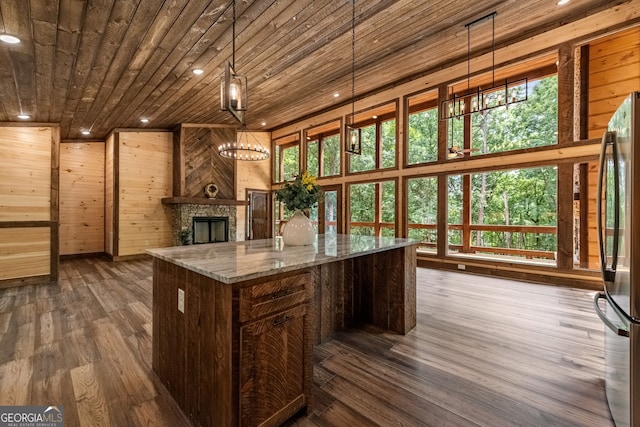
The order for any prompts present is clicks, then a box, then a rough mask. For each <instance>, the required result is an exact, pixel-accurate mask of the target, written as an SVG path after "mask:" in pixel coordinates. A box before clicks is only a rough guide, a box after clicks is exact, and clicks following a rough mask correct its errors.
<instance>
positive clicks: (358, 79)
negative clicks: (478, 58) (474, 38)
mask: <svg viewBox="0 0 640 427" xmlns="http://www.w3.org/2000/svg"><path fill="white" fill-rule="evenodd" d="M443 43H444V42H443ZM442 48H443V49H444V46H443V47H442ZM442 59H443V58H440V60H442ZM464 61H466V55H461V56H460V57H459V59H458V60H457V61H454V62H456V63H457V62H464ZM379 72H380V71H377V70H373V71H371V74H372V75H371V76H358V77H357V81H363V80H364V81H365V82H366V81H376V80H375V78H376V75H377V74H378V73H379ZM423 74H424V73H423ZM426 74H428V73H426ZM378 84H379V83H378ZM372 90H374V91H375V90H376V89H375V88H373V89H372ZM361 96H366V95H361ZM270 106H271V107H272V108H275V107H276V106H275V105H273V104H270ZM289 108H290V109H294V110H295V108H292V107H291V106H290V107H289Z"/></svg>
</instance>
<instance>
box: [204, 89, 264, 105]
mask: <svg viewBox="0 0 640 427" xmlns="http://www.w3.org/2000/svg"><path fill="white" fill-rule="evenodd" d="M252 93H253V91H252ZM194 108H196V107H195V106H194Z"/></svg>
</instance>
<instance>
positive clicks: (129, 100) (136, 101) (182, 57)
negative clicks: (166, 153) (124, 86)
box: [107, 2, 225, 123]
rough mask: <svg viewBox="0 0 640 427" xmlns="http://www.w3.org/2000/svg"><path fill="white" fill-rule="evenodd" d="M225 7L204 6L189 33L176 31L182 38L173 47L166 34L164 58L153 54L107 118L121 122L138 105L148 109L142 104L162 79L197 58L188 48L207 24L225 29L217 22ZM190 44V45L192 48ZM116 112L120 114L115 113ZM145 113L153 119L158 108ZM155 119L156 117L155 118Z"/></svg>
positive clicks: (139, 107) (193, 43)
mask: <svg viewBox="0 0 640 427" xmlns="http://www.w3.org/2000/svg"><path fill="white" fill-rule="evenodd" d="M191 3H193V2H190V4H191ZM224 10H225V8H222V7H220V6H216V5H213V6H212V5H211V4H210V5H208V6H207V8H206V9H204V10H203V11H202V13H201V14H200V15H199V16H198V17H197V19H196V21H194V22H192V23H191V24H190V25H188V26H187V28H190V31H189V32H188V34H189V36H188V37H184V36H183V37H181V36H180V35H179V33H178V32H177V31H176V33H177V34H178V35H177V36H176V37H177V38H179V44H178V45H177V46H176V48H175V49H174V50H171V49H168V48H166V47H165V46H164V42H165V40H166V38H165V39H163V40H162V42H161V44H160V49H161V50H164V51H166V52H167V55H165V56H164V58H162V60H161V62H160V55H158V57H157V58H156V57H152V59H153V60H150V61H148V63H147V64H145V67H144V69H143V71H142V72H141V73H140V74H139V75H138V76H137V77H136V82H134V84H133V87H132V88H131V89H132V90H130V91H127V94H126V95H125V97H124V98H123V100H122V103H123V104H124V107H122V108H120V109H117V110H114V111H113V113H112V114H110V115H109V117H108V118H107V122H115V123H122V122H123V120H124V119H123V117H132V116H134V112H133V110H136V109H137V110H138V111H140V110H142V111H147V110H146V109H144V108H143V107H141V104H142V102H144V100H146V99H147V98H148V97H149V96H150V95H151V94H152V93H154V92H156V88H157V85H158V84H159V82H161V81H162V80H163V79H164V78H165V77H166V76H167V75H168V74H170V73H171V72H172V71H173V70H175V69H176V67H177V66H178V65H179V64H181V63H184V67H185V69H187V68H189V67H191V65H192V63H193V62H195V60H189V59H187V56H188V54H189V50H188V49H195V48H196V42H197V40H196V39H203V38H206V31H205V29H204V28H203V27H204V26H205V25H206V27H207V29H210V28H214V27H215V30H214V31H216V32H220V31H222V30H223V29H222V28H221V27H220V26H219V25H217V23H218V20H219V18H220V16H221V15H222V13H223V12H224ZM208 16H213V17H214V20H213V23H212V22H211V19H208V18H207V17H208ZM181 26H182V23H181V22H180V18H179V19H177V20H176V21H175V23H174V27H178V28H180V27H181ZM172 28H173V27H172ZM201 28H202V29H201ZM198 34H199V35H198ZM189 46H191V47H190V48H189ZM209 46H210V42H209V44H206V45H205V43H202V44H200V45H198V49H199V50H200V52H197V53H196V56H200V55H201V53H202V52H203V51H205V50H206V49H207V48H208V47H209ZM156 61H158V63H156ZM147 73H148V74H150V76H149V77H146V76H147ZM175 74H178V73H175ZM138 80H139V81H138ZM114 114H118V115H117V116H115V117H114V116H113V115H114ZM144 115H145V117H147V118H150V119H157V116H156V115H155V112H153V113H145V114H144ZM154 122H156V120H154Z"/></svg>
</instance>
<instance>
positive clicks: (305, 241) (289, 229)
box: [282, 209, 316, 246]
mask: <svg viewBox="0 0 640 427" xmlns="http://www.w3.org/2000/svg"><path fill="white" fill-rule="evenodd" d="M282 241H283V242H284V244H285V245H289V246H306V245H313V243H314V242H315V241H316V230H315V228H313V224H312V223H311V220H310V219H309V218H307V216H306V215H305V214H304V213H303V212H302V211H301V210H298V209H296V211H295V212H294V214H293V215H292V216H291V218H289V220H288V221H287V223H286V224H285V225H284V229H283V230H282Z"/></svg>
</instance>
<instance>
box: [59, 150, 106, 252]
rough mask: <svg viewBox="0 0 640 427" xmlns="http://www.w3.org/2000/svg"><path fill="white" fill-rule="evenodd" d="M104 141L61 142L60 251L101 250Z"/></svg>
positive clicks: (102, 241) (102, 242) (103, 228)
mask: <svg viewBox="0 0 640 427" xmlns="http://www.w3.org/2000/svg"><path fill="white" fill-rule="evenodd" d="M104 165H105V143H104V142H84V143H76V142H74V143H63V144H61V145H60V255H71V254H86V253H98V252H103V251H104V232H105V222H104V211H105V209H104V193H105V188H104V172H105V167H104Z"/></svg>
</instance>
